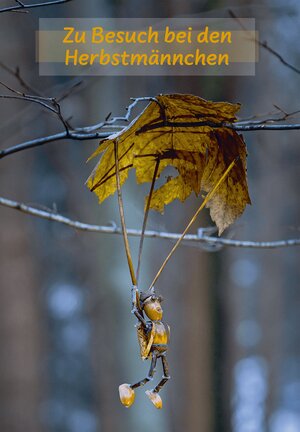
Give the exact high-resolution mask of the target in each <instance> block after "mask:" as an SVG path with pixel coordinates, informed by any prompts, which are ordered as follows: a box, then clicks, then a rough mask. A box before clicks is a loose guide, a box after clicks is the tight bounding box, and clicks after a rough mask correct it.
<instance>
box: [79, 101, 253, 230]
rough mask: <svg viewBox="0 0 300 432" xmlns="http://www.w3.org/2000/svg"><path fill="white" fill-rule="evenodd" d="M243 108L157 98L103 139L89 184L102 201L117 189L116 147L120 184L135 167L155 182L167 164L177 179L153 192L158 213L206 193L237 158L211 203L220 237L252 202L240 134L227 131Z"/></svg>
mask: <svg viewBox="0 0 300 432" xmlns="http://www.w3.org/2000/svg"><path fill="white" fill-rule="evenodd" d="M239 108H240V105H239V104H231V103H227V102H210V101H206V100H204V99H202V98H200V97H198V96H193V95H185V94H169V95H159V96H157V97H156V98H153V100H152V101H151V102H150V103H149V104H148V106H147V107H146V108H145V109H144V111H143V112H142V113H141V114H140V115H139V116H138V117H136V118H135V119H134V120H133V121H132V122H131V123H130V124H129V126H128V127H126V128H124V129H123V130H122V131H120V132H117V133H115V134H112V135H110V137H109V138H107V139H104V140H103V141H101V143H100V146H99V148H98V149H97V150H96V151H95V153H94V154H93V155H92V156H91V157H95V156H97V155H99V154H101V153H102V152H103V155H102V157H101V159H100V161H99V162H98V164H97V165H96V167H95V169H94V170H93V172H92V174H91V175H90V177H89V178H88V180H87V185H88V187H89V189H90V190H92V191H94V192H95V193H96V194H97V196H98V198H99V202H100V203H101V202H102V201H104V200H105V199H106V198H107V197H108V196H110V195H112V194H114V193H115V191H116V175H115V174H116V167H115V160H114V143H115V142H117V143H118V148H119V153H118V154H119V158H118V159H119V173H120V183H121V185H123V184H124V183H125V181H126V180H127V178H128V173H129V171H130V169H132V168H135V172H136V179H137V182H138V183H145V182H151V181H152V178H153V175H154V172H155V166H156V162H157V160H159V167H158V169H157V173H156V178H158V177H160V175H161V173H162V172H163V171H164V170H165V168H166V167H167V166H172V167H174V168H175V169H176V171H177V173H178V175H177V176H176V177H171V178H170V177H168V178H167V180H166V182H165V183H164V184H163V185H162V186H160V187H159V188H158V189H156V190H154V192H153V195H152V199H151V202H150V208H151V209H153V210H157V211H160V212H163V211H164V207H165V205H167V204H169V203H171V202H172V201H173V200H174V199H176V198H177V199H179V200H180V201H182V202H184V201H185V200H186V199H187V198H188V197H189V196H190V195H191V193H192V192H194V193H195V194H196V195H197V196H198V195H199V194H200V192H201V191H203V192H205V193H208V192H209V191H210V190H211V189H212V188H213V187H214V185H215V184H216V183H217V181H218V180H219V178H220V177H221V176H222V174H223V173H224V171H225V170H226V169H227V167H228V166H229V165H230V163H231V162H232V161H233V160H236V163H235V166H234V168H233V169H232V170H231V172H230V173H229V175H228V177H227V179H226V181H225V182H224V183H223V184H222V185H221V186H220V188H219V189H218V190H217V192H216V194H215V195H214V196H213V197H212V198H211V200H210V201H209V202H208V204H207V207H209V209H210V215H211V218H212V220H213V221H214V222H215V223H216V225H217V227H218V229H219V234H221V233H222V232H223V231H224V229H225V228H227V227H228V226H229V225H230V224H232V223H233V222H234V220H235V219H236V218H237V217H239V216H240V215H241V214H242V213H243V211H244V209H245V207H246V205H247V204H251V201H250V197H249V193H248V186H247V178H246V156H247V151H246V145H245V142H244V140H243V137H242V135H239V134H238V133H237V132H235V131H234V130H232V129H230V128H229V127H226V124H227V126H228V124H229V123H232V122H235V121H236V112H237V111H238V110H239Z"/></svg>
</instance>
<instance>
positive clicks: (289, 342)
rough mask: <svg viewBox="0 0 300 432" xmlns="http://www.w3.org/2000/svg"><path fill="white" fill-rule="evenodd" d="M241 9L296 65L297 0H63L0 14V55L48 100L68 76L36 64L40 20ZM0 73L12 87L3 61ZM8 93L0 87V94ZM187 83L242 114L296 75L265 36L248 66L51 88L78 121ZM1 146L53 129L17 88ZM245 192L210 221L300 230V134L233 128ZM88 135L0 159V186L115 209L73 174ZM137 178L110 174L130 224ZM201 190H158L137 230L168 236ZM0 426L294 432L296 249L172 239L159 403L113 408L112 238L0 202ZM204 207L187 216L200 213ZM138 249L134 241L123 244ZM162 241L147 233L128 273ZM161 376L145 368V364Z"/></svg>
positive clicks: (282, 93) (122, 376) (266, 233)
mask: <svg viewBox="0 0 300 432" xmlns="http://www.w3.org/2000/svg"><path fill="white" fill-rule="evenodd" d="M2 4H3V6H4V5H6V4H11V3H10V2H9V1H8V0H7V1H4V2H1V7H2ZM228 8H231V9H233V10H234V12H235V13H236V15H238V16H242V17H254V18H255V19H256V22H257V26H258V30H259V31H260V35H261V38H262V40H267V42H268V43H269V44H270V46H272V47H274V48H275V49H276V50H278V51H279V52H280V53H281V54H282V55H283V56H284V57H285V58H286V59H287V60H288V61H290V62H291V63H294V64H298V65H299V64H300V55H299V44H298V40H299V16H300V6H299V2H298V1H296V0H294V1H293V0H289V1H285V2H283V1H281V0H276V1H273V0H272V1H271V0H263V1H261V2H259V5H258V4H257V2H252V1H246V0H245V1H230V0H219V1H217V0H215V1H213V0H211V1H205V0H199V1H195V0H184V1H183V0H167V1H164V2H161V1H158V0H152V1H148V2H141V1H137V0H127V1H126V2H125V1H124V0H118V1H117V0H115V1H109V0H107V1H105V0H86V1H84V2H83V1H79V0H74V1H72V2H69V3H68V4H65V5H58V6H53V7H51V8H50V7H49V8H43V9H42V8H40V9H32V10H30V11H29V13H28V14H25V13H7V14H1V15H0V32H1V59H0V60H1V63H2V64H4V65H6V66H9V67H12V68H14V67H16V66H19V67H20V70H21V73H22V75H23V77H24V78H25V79H26V80H27V81H28V82H29V83H30V85H31V86H32V87H35V88H37V89H38V90H39V91H40V92H42V93H43V94H44V95H46V96H59V95H62V94H64V93H65V92H68V90H69V88H70V87H71V86H72V85H73V84H75V83H76V82H77V81H78V80H81V78H72V77H39V75H38V65H37V64H36V62H35V31H36V30H37V29H38V18H39V17H70V16H72V17H97V16H99V17H155V18H157V17H178V16H186V15H191V16H193V17H197V16H211V17H214V16H219V17H222V16H226V17H227V16H228ZM0 74H1V80H2V81H4V82H6V83H8V84H10V85H11V86H14V87H18V83H17V81H16V80H15V78H14V77H12V76H11V75H10V74H9V73H8V72H7V71H6V70H5V68H3V67H1V70H0ZM4 92H5V90H4V89H2V93H4ZM172 92H179V93H193V94H196V95H199V96H201V97H204V98H207V99H210V100H216V101H217V100H226V101H230V102H240V103H241V104H242V110H241V113H240V115H241V116H242V117H248V116H252V115H258V114H261V113H268V112H271V111H273V110H274V105H276V106H279V107H280V108H281V109H282V110H284V111H287V112H291V111H295V110H298V109H299V108H300V106H299V75H297V74H296V73H294V72H292V71H291V70H290V69H288V68H287V67H284V65H282V64H281V63H280V62H279V61H278V59H276V58H275V57H274V56H272V55H271V54H270V53H268V52H266V51H265V50H262V51H261V52H260V62H259V64H258V65H257V70H256V76H255V77H152V78H151V77H88V78H86V79H83V82H82V83H81V84H80V85H79V86H78V87H76V89H75V91H73V92H72V93H71V95H69V96H68V97H67V98H65V99H64V101H63V102H62V109H63V113H64V115H65V117H66V118H69V119H70V122H71V123H72V124H73V125H75V126H84V125H89V124H93V123H97V122H99V121H101V120H103V119H104V118H105V117H106V116H107V114H108V113H109V112H112V113H113V115H122V114H123V113H124V109H125V107H126V106H127V105H128V103H129V98H130V97H137V96H154V95H156V94H158V93H172ZM0 110H1V122H0V128H1V147H2V148H5V147H8V146H10V145H13V144H17V143H20V142H23V141H25V140H28V139H32V138H35V137H40V136H44V135H48V134H51V133H55V132H58V131H60V130H61V125H60V124H59V122H58V121H57V119H56V118H55V117H53V116H51V115H49V113H48V112H46V111H45V110H42V109H41V108H40V107H38V106H36V105H35V106H33V105H30V104H28V103H26V102H23V101H8V100H3V99H2V100H1V101H0ZM245 140H246V142H247V144H248V149H249V157H248V168H249V170H248V173H249V187H250V193H251V197H252V201H253V205H252V206H251V207H248V208H247V209H246V212H245V215H244V216H243V217H242V218H241V219H240V220H239V221H237V222H236V224H235V225H234V227H233V228H232V229H231V230H229V231H228V232H227V233H225V234H226V235H228V236H234V237H235V238H239V239H246V240H256V241H259V240H275V239H283V238H292V237H299V212H300V208H299V193H298V190H299V159H300V156H299V155H300V153H299V134H298V133H297V132H292V131H291V132H250V133H247V134H246V133H245ZM96 146H97V142H96V141H91V142H90V141H82V142H79V141H77V142H75V141H73V142H72V141H68V142H67V141H66V142H64V141H59V142H56V143H51V144H48V145H46V146H44V147H40V148H37V149H35V150H28V151H26V152H21V153H18V154H15V155H12V156H10V157H7V158H6V159H3V160H1V170H0V176H1V191H0V192H1V195H3V196H5V197H9V198H12V199H16V200H20V201H25V202H27V203H31V204H34V205H38V206H41V208H44V207H46V208H51V209H53V208H55V209H57V211H58V212H60V213H63V214H65V215H67V216H70V217H72V218H74V219H79V220H84V221H86V222H91V223H99V224H107V223H109V222H110V221H115V222H117V223H118V221H119V218H118V212H117V205H116V197H112V198H111V199H109V200H107V202H105V203H104V204H103V205H102V206H98V204H97V199H96V197H95V196H94V194H91V193H90V192H89V191H88V190H87V189H86V187H85V185H84V182H85V180H86V178H87V176H88V175H89V173H90V171H91V170H92V168H93V166H94V162H90V163H89V164H86V163H85V161H86V159H87V157H88V156H89V155H90V154H91V152H92V151H93V150H94V149H95V148H96ZM144 194H145V190H144V189H143V187H138V186H137V185H136V184H135V179H134V178H133V177H131V178H130V181H129V183H128V184H127V185H126V187H125V188H124V201H125V204H126V216H127V223H128V226H129V227H131V228H133V227H136V228H137V227H139V226H140V225H141V221H142V207H143V195H144ZM197 203H198V200H196V199H195V198H191V199H189V200H188V201H187V202H186V203H185V204H184V205H182V204H180V203H173V204H172V205H170V206H169V208H168V209H167V211H166V212H165V215H164V216H159V215H156V214H151V217H150V221H149V227H150V228H153V229H159V230H164V231H171V232H180V231H181V230H182V228H183V227H184V226H185V223H186V222H187V220H188V219H189V217H190V215H191V214H192V212H193V210H194V209H195V208H196V206H197ZM0 214H1V230H0V238H1V249H0V281H1V289H0V343H1V355H0V430H1V432H19V431H20V432H21V431H22V432H24V431H26V432H42V431H43V432H101V431H105V432H121V431H122V432H125V431H136V432H140V431H143V432H150V431H153V430H156V431H157V432H177V431H178V432H181V431H183V430H185V431H189V432H195V431H201V432H213V431H218V432H223V431H224V432H225V431H226V432H228V431H233V432H265V431H270V432H299V431H300V416H299V412H300V344H299V337H300V330H299V328H300V326H299V307H300V291H299V279H300V274H299V250H298V249H296V248H290V249H278V250H260V251H259V250H247V249H229V248H227V249H222V250H220V251H219V252H215V253H209V252H208V251H204V250H202V249H199V248H195V247H188V246H183V247H181V248H180V250H178V252H177V253H176V256H174V258H173V259H172V262H170V263H169V265H168V267H167V268H166V270H165V272H164V274H163V275H162V277H161V278H160V281H159V284H158V285H157V288H158V289H159V290H160V292H161V293H162V295H163V296H164V297H165V303H164V310H165V320H166V321H167V322H168V323H169V324H170V325H171V329H172V343H171V347H170V354H169V360H170V370H171V376H172V380H171V382H170V383H168V385H167V386H166V388H165V389H164V390H163V391H162V397H163V400H164V409H163V410H162V411H156V410H155V409H154V408H153V406H152V405H151V404H150V402H149V401H148V400H147V398H146V396H145V394H144V392H143V390H140V391H137V398H136V403H135V405H134V406H133V407H132V408H131V409H130V410H126V409H124V407H122V406H121V404H120V403H119V400H118V393H117V387H118V385H119V384H120V383H123V382H132V381H135V380H137V379H139V378H142V377H143V376H144V375H145V373H146V371H147V367H148V365H146V364H145V363H142V361H141V360H140V359H139V354H138V347H137V342H136V335H135V330H134V327H133V325H134V319H133V318H132V316H131V315H130V303H129V287H130V279H129V274H128V269H127V266H126V260H125V254H124V249H123V243H122V239H121V237H115V236H112V235H99V234H87V233H82V232H79V231H73V230H71V229H70V228H68V227H65V226H62V225H59V224H55V223H51V222H47V221H42V220H39V219H36V218H32V217H30V216H26V215H22V214H20V213H17V212H15V211H13V210H9V209H4V208H2V209H1V213H0ZM209 224H210V221H209V217H208V215H207V214H203V215H202V216H201V218H199V222H198V225H199V226H206V225H209ZM132 246H133V248H134V251H135V252H136V248H137V240H133V241H132ZM171 246H172V245H171V244H170V243H168V242H166V241H160V240H147V241H146V242H145V253H144V257H143V267H142V285H146V284H147V283H149V282H150V281H151V279H152V277H153V276H154V274H155V272H156V271H157V269H158V267H159V265H160V264H161V262H162V260H163V259H164V258H165V256H166V254H167V252H168V251H169V249H170V247H171ZM159 373H160V371H159Z"/></svg>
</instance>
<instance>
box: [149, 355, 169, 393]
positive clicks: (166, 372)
mask: <svg viewBox="0 0 300 432" xmlns="http://www.w3.org/2000/svg"><path fill="white" fill-rule="evenodd" d="M161 361H162V366H163V371H164V375H163V377H162V379H161V381H160V382H159V383H158V384H157V386H156V387H155V389H154V390H153V392H154V393H158V392H159V391H160V390H161V389H162V387H163V386H164V385H165V384H166V382H167V381H169V379H170V378H171V377H170V375H169V365H168V362H167V358H166V356H165V355H162V356H161Z"/></svg>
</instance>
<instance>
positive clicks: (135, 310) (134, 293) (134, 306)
mask: <svg viewBox="0 0 300 432" xmlns="http://www.w3.org/2000/svg"><path fill="white" fill-rule="evenodd" d="M138 297H139V292H138V289H137V287H136V286H135V285H134V286H133V287H132V288H131V313H132V314H133V315H135V316H136V317H137V319H138V320H139V321H140V322H141V323H142V324H143V326H144V327H147V323H146V321H145V319H144V317H143V315H142V314H143V312H142V311H141V309H140V307H139V305H138V301H137V300H138Z"/></svg>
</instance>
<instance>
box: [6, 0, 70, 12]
mask: <svg viewBox="0 0 300 432" xmlns="http://www.w3.org/2000/svg"><path fill="white" fill-rule="evenodd" d="M70 1H72V0H51V1H48V2H44V3H35V4H34V3H33V4H25V3H23V2H21V1H16V2H17V3H18V4H16V5H14V6H8V7H6V8H2V9H0V13H2V12H14V11H19V12H20V9H21V10H22V11H24V10H26V9H32V8H37V7H44V6H53V5H58V4H62V3H69V2H70Z"/></svg>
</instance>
